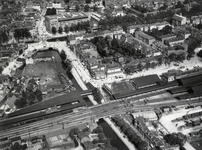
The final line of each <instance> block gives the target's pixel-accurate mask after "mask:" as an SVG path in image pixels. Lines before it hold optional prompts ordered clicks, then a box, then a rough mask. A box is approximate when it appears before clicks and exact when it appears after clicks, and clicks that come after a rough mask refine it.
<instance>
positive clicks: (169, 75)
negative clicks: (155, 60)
mask: <svg viewBox="0 0 202 150" xmlns="http://www.w3.org/2000/svg"><path fill="white" fill-rule="evenodd" d="M181 72H182V71H181V70H175V69H172V70H168V72H166V73H163V74H162V75H161V78H162V80H163V81H166V82H171V81H174V80H175V79H176V76H178V75H179V74H181Z"/></svg>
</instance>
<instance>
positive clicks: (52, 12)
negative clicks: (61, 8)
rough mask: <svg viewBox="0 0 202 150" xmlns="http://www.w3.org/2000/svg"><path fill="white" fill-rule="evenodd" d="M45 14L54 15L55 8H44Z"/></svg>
mask: <svg viewBox="0 0 202 150" xmlns="http://www.w3.org/2000/svg"><path fill="white" fill-rule="evenodd" d="M46 15H56V9H55V8H48V9H47V10H46Z"/></svg>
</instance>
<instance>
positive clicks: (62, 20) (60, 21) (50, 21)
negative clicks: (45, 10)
mask: <svg viewBox="0 0 202 150" xmlns="http://www.w3.org/2000/svg"><path fill="white" fill-rule="evenodd" d="M87 20H89V18H88V16H87V15H85V14H84V13H81V12H78V13H76V12H74V13H70V12H68V13H64V14H59V15H48V16H46V17H45V25H46V29H47V31H51V29H52V27H56V29H58V28H59V27H60V26H61V27H63V28H64V26H65V25H68V26H70V25H71V24H76V23H78V22H81V21H87Z"/></svg>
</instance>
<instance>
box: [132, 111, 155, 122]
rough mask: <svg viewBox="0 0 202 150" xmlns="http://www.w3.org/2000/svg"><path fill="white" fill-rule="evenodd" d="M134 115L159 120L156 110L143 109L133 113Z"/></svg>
mask: <svg viewBox="0 0 202 150" xmlns="http://www.w3.org/2000/svg"><path fill="white" fill-rule="evenodd" d="M132 115H133V117H134V118H136V117H139V116H143V117H144V118H148V119H150V120H157V115H156V113H155V112H154V111H143V112H138V113H132Z"/></svg>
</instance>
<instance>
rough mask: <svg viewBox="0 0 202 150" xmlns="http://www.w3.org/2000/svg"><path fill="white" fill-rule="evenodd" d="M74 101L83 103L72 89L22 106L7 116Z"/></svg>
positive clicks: (78, 94) (77, 93)
mask: <svg viewBox="0 0 202 150" xmlns="http://www.w3.org/2000/svg"><path fill="white" fill-rule="evenodd" d="M74 101H79V102H80V103H84V100H83V99H82V97H81V95H80V93H79V92H77V91H72V92H70V93H67V94H64V95H61V96H58V97H55V98H52V99H50V100H46V101H42V102H40V103H37V104H34V105H32V106H29V107H25V108H22V109H20V110H18V111H15V112H13V113H10V114H9V115H8V116H9V117H13V116H18V115H23V114H27V113H31V112H35V111H39V110H43V109H46V108H50V107H54V106H57V105H62V104H68V103H71V102H74Z"/></svg>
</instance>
